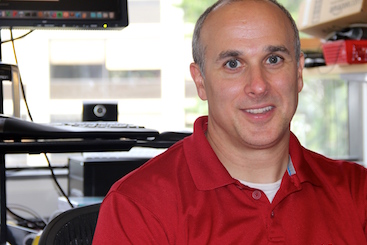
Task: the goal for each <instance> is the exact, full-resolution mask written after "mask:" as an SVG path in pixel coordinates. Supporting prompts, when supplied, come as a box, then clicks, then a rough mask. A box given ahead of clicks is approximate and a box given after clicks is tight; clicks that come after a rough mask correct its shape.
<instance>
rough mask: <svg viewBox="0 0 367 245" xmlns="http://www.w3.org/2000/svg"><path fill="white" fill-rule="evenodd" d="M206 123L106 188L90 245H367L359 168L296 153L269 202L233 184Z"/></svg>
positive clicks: (365, 185)
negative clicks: (208, 133) (216, 150)
mask: <svg viewBox="0 0 367 245" xmlns="http://www.w3.org/2000/svg"><path fill="white" fill-rule="evenodd" d="M206 125H207V118H206V117H202V118H199V119H198V120H197V121H196V122H195V126H194V133H193V134H192V135H191V136H189V137H187V138H185V139H184V140H183V141H180V142H178V143H177V144H175V145H174V146H172V147H171V148H170V149H168V150H167V151H165V152H164V153H163V154H161V155H159V156H158V157H156V158H154V159H152V160H150V161H149V162H147V163H146V164H145V165H143V166H142V167H141V168H140V169H138V170H137V171H135V172H133V173H131V174H129V175H128V176H126V177H124V178H122V179H121V180H119V181H118V182H116V183H115V185H114V186H113V187H112V188H111V190H110V192H109V193H108V194H107V196H106V198H105V199H104V201H103V204H102V205H101V210H100V214H99V219H98V224H97V228H96V232H95V236H94V240H93V244H94V245H96V244H114V245H115V244H134V245H139V244H144V245H147V244H157V245H164V244H177V245H182V244H192V245H198V244H200V245H201V244H220V245H223V244H256V245H259V244H291V245H294V244H302V245H303V244H313V245H329V244H333V245H338V244H353V245H354V244H358V245H361V244H367V242H366V234H367V229H366V213H367V208H366V207H367V206H366V196H367V192H366V190H367V179H366V173H367V172H366V169H365V168H363V167H362V166H360V165H358V164H353V163H348V162H342V161H334V160H330V159H328V158H325V157H323V156H321V155H319V154H316V153H314V152H311V151H309V150H306V149H305V148H303V147H302V146H301V145H300V143H299V142H298V140H297V138H296V137H295V136H294V135H293V134H292V135H291V138H290V156H291V164H289V166H288V171H287V172H286V173H285V174H284V176H283V179H282V182H281V186H280V189H279V191H278V192H277V194H276V195H275V198H274V200H273V202H272V203H270V202H269V201H268V199H267V198H266V196H265V194H264V193H263V192H262V191H260V190H256V189H252V188H249V187H247V186H245V185H242V184H241V183H240V182H239V181H237V180H235V179H233V178H232V177H231V176H230V175H229V173H228V172H227V171H226V169H225V168H224V167H223V165H222V164H221V163H220V161H219V160H218V158H217V157H216V155H215V153H214V152H213V150H212V148H211V147H210V145H209V143H208V141H207V140H206V138H205V135H204V132H205V131H206Z"/></svg>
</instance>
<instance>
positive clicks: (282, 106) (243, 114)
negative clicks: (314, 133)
mask: <svg viewBox="0 0 367 245" xmlns="http://www.w3.org/2000/svg"><path fill="white" fill-rule="evenodd" d="M201 43H202V45H204V47H205V48H206V49H205V50H206V51H205V76H201V74H200V72H199V68H198V67H197V65H194V64H192V65H191V74H192V76H193V79H194V81H195V84H196V86H197V90H198V94H199V96H200V98H201V99H203V100H208V106H209V126H208V134H211V135H212V136H213V137H217V138H218V139H222V140H224V141H229V142H235V143H233V144H236V145H238V143H239V144H241V145H243V144H245V145H247V146H248V147H252V148H265V147H270V146H272V145H274V144H276V143H277V142H279V141H280V140H283V139H285V138H287V137H288V138H289V124H290V121H291V119H292V117H293V115H294V113H295V111H296V107H297V103H298V93H299V92H300V91H301V90H302V86H303V80H302V67H303V56H301V59H300V64H299V66H297V60H295V49H294V34H293V29H292V27H291V24H290V22H289V20H288V19H287V17H286V16H285V14H284V13H282V12H281V10H280V9H279V8H278V7H276V6H275V5H274V4H272V3H269V2H267V3H264V2H255V1H242V2H235V3H232V4H229V5H227V6H224V7H221V8H219V9H217V10H215V11H214V12H212V13H211V14H210V15H209V16H208V18H207V19H206V22H205V23H204V26H203V29H202V32H201ZM213 133H214V134H215V136H214V135H213Z"/></svg>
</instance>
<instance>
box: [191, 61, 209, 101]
mask: <svg viewBox="0 0 367 245" xmlns="http://www.w3.org/2000/svg"><path fill="white" fill-rule="evenodd" d="M190 73H191V77H192V79H193V80H194V83H195V85H196V91H197V93H198V96H199V97H200V99H202V100H207V96H206V91H205V84H204V77H203V75H202V74H201V71H200V68H199V66H198V65H197V64H195V63H191V64H190Z"/></svg>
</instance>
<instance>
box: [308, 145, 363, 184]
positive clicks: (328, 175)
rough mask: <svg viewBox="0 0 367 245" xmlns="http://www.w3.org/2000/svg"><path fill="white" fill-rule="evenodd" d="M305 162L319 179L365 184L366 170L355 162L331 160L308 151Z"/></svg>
mask: <svg viewBox="0 0 367 245" xmlns="http://www.w3.org/2000/svg"><path fill="white" fill-rule="evenodd" d="M307 155H308V156H307V157H306V161H307V162H308V164H309V165H310V167H311V168H312V169H313V171H314V172H315V173H316V175H319V177H320V178H322V179H324V180H329V181H334V182H338V183H340V182H343V181H345V182H348V183H349V184H352V183H357V182H358V183H361V182H367V169H366V168H365V167H364V166H363V165H362V164H359V163H357V162H352V161H348V160H343V159H332V158H329V157H326V156H324V155H321V154H318V153H315V152H312V151H309V154H307Z"/></svg>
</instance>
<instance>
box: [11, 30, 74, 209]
mask: <svg viewBox="0 0 367 245" xmlns="http://www.w3.org/2000/svg"><path fill="white" fill-rule="evenodd" d="M31 32H32V31H30V32H29V33H31ZM29 33H27V34H26V35H28V34H29ZM26 35H23V37H24V36H26ZM18 39H19V38H18ZM14 40H15V39H14V38H13V29H12V28H10V41H11V43H12V46H13V53H14V58H15V63H16V64H17V65H18V58H17V54H16V52H15V45H14ZM19 81H20V84H21V89H22V95H23V99H24V102H25V105H26V108H27V112H28V116H29V118H30V120H31V121H33V118H32V115H31V112H30V109H29V106H28V103H27V99H26V95H25V91H24V86H23V82H22V78H21V76H20V72H19ZM44 156H45V158H46V161H47V164H48V167H49V170H50V172H51V176H52V179H53V181H54V182H55V184H56V186H57V188H58V189H59V190H60V192H61V193H62V195H63V196H64V197H65V198H66V200H67V202H68V203H69V205H70V207H71V208H74V205H73V204H72V203H71V201H70V199H69V197H68V196H67V195H66V193H65V192H64V190H63V189H62V188H61V186H60V184H59V182H58V181H57V178H56V175H55V173H54V170H53V167H52V166H51V162H50V159H49V158H48V156H47V154H46V153H44Z"/></svg>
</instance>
